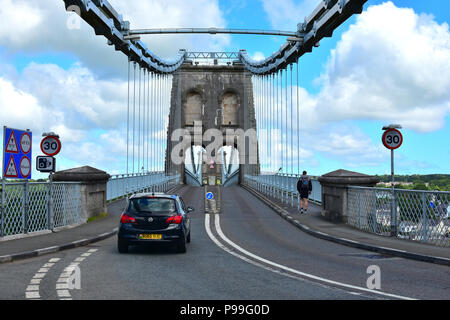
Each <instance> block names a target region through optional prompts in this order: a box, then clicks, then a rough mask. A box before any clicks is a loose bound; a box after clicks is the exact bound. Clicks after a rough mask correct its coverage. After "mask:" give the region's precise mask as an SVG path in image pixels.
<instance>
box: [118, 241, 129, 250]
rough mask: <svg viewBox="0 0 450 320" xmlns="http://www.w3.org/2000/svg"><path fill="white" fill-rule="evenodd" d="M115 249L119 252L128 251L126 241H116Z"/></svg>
mask: <svg viewBox="0 0 450 320" xmlns="http://www.w3.org/2000/svg"><path fill="white" fill-rule="evenodd" d="M117 249H118V250H119V253H127V252H128V243H126V242H125V241H120V240H119V241H117Z"/></svg>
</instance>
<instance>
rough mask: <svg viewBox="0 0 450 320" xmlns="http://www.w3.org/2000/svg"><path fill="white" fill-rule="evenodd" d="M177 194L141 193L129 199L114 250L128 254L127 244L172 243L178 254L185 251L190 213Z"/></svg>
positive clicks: (189, 233)
mask: <svg viewBox="0 0 450 320" xmlns="http://www.w3.org/2000/svg"><path fill="white" fill-rule="evenodd" d="M193 210H194V209H193V208H191V207H186V206H185V204H184V202H183V199H182V198H181V197H180V196H177V195H167V194H163V193H140V194H135V195H133V196H131V197H130V198H129V199H128V204H127V207H126V209H125V211H124V212H123V213H122V216H121V218H120V225H119V232H118V242H117V248H118V250H119V252H120V253H126V252H128V246H129V245H141V244H172V245H175V246H176V248H177V251H178V252H181V253H184V252H186V243H188V242H190V241H191V230H190V229H191V228H190V227H191V221H190V215H189V213H190V212H191V211H193Z"/></svg>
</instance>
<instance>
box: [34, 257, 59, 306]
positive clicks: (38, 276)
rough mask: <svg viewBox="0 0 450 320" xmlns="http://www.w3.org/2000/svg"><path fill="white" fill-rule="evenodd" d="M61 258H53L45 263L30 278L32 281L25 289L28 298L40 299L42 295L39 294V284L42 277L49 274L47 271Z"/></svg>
mask: <svg viewBox="0 0 450 320" xmlns="http://www.w3.org/2000/svg"><path fill="white" fill-rule="evenodd" d="M59 260H60V259H59V258H51V259H50V260H49V261H48V262H47V263H46V264H44V265H43V266H42V267H41V268H40V269H39V271H38V272H36V273H35V274H34V276H33V278H32V279H31V280H30V283H29V285H28V287H27V289H26V291H25V298H26V299H34V300H36V299H40V298H41V295H40V294H39V286H40V284H41V282H42V279H44V277H45V276H46V275H47V272H48V271H49V270H50V268H51V267H53V266H54V265H55V263H57V262H58V261H59Z"/></svg>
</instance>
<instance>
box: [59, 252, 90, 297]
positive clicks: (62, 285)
mask: <svg viewBox="0 0 450 320" xmlns="http://www.w3.org/2000/svg"><path fill="white" fill-rule="evenodd" d="M97 251H98V249H89V250H88V251H86V252H83V253H82V254H81V255H80V256H79V257H77V258H76V259H75V260H74V261H72V262H71V263H70V264H69V265H68V266H67V267H66V268H64V270H63V272H62V273H61V274H60V275H59V278H58V280H57V281H56V287H55V288H56V293H57V295H58V298H59V299H60V300H72V295H71V294H70V291H69V290H71V289H73V288H72V287H71V285H70V284H71V283H70V282H71V281H72V279H71V276H72V274H73V273H74V271H76V270H77V269H78V268H79V265H80V263H81V262H83V261H84V260H85V259H86V258H87V257H89V256H90V255H92V254H93V253H94V252H97Z"/></svg>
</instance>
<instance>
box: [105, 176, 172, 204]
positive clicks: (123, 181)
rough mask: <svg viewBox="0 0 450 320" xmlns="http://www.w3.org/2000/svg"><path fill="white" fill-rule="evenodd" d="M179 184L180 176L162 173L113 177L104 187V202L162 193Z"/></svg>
mask: <svg viewBox="0 0 450 320" xmlns="http://www.w3.org/2000/svg"><path fill="white" fill-rule="evenodd" d="M179 183H180V175H179V174H178V175H173V176H166V175H165V173H164V172H151V173H146V174H137V173H135V174H119V175H113V176H111V178H110V179H109V180H108V182H107V185H106V190H107V191H106V200H107V201H111V200H114V199H118V198H121V197H124V196H127V195H130V194H134V193H138V192H164V191H167V190H169V189H170V188H172V187H174V186H175V185H177V184H179Z"/></svg>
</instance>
